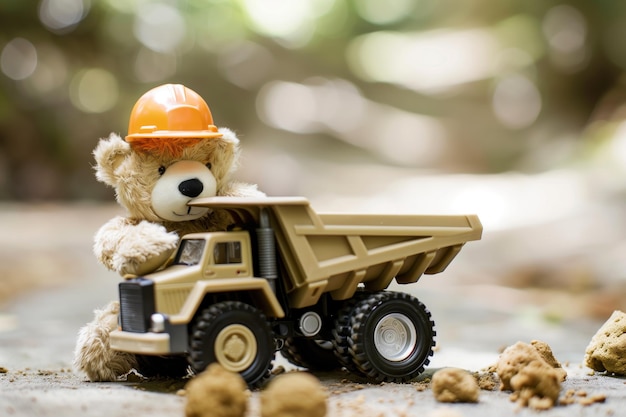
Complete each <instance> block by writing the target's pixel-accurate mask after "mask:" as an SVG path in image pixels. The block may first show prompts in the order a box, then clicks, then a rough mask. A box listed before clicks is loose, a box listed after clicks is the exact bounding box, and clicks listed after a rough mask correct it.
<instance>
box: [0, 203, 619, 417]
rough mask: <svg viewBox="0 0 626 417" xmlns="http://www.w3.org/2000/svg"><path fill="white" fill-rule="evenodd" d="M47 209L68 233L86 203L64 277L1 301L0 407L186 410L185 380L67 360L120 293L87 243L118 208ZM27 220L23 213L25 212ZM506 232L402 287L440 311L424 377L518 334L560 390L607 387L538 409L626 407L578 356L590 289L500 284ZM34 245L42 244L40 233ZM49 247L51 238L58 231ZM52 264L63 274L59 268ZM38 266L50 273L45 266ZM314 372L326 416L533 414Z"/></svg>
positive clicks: (5, 244)
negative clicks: (557, 370) (494, 259)
mask: <svg viewBox="0 0 626 417" xmlns="http://www.w3.org/2000/svg"><path fill="white" fill-rule="evenodd" d="M16 210H18V211H21V212H22V213H24V211H23V210H21V209H15V208H8V209H7V208H5V209H4V210H3V211H0V226H2V227H3V230H4V231H6V230H10V229H11V227H15V228H18V227H19V226H20V224H19V221H18V224H17V225H15V222H16V221H17V220H16V219H19V218H24V216H16V213H15V211H16ZM47 210H48V215H49V217H50V219H51V220H49V222H48V223H47V225H48V227H50V228H52V229H53V230H52V232H53V234H55V233H62V232H63V227H66V225H67V223H64V222H63V221H61V220H62V219H65V218H69V219H70V220H68V221H73V220H74V219H75V216H76V215H78V214H82V219H83V221H82V223H83V224H82V229H81V231H74V235H73V236H72V237H71V238H70V237H68V236H67V234H66V235H65V237H64V238H63V239H61V240H60V241H61V242H62V243H61V246H62V248H61V249H62V251H61V252H62V253H63V254H64V257H65V258H70V259H73V260H75V262H74V263H73V264H72V265H74V267H72V268H69V269H68V271H70V272H69V274H68V275H69V276H67V277H65V278H64V279H60V278H59V277H56V278H55V279H51V280H50V281H49V283H46V282H43V283H40V285H34V284H33V285H32V286H31V287H29V291H25V290H24V291H21V292H17V294H19V295H17V296H12V297H8V298H5V299H4V302H3V303H2V304H0V367H1V368H2V370H3V372H2V373H0V416H24V417H26V416H65V417H74V416H80V417H96V416H103V417H104V416H106V417H116V416H120V417H121V416H124V417H127V416H129V415H134V416H144V415H145V416H154V417H160V416H163V417H165V416H183V415H184V411H183V409H184V397H181V396H180V395H177V394H176V393H177V391H178V390H179V389H180V388H182V387H183V385H184V381H141V380H137V379H133V378H131V380H130V381H124V382H115V383H90V382H87V381H86V380H85V378H84V376H82V375H79V374H77V373H75V372H73V371H72V370H71V360H72V350H73V346H74V342H75V337H76V333H77V331H78V329H79V328H80V326H82V325H83V324H84V323H86V322H88V321H89V320H91V316H92V313H91V312H92V310H93V309H94V308H97V307H100V306H102V305H104V304H106V303H107V302H108V301H109V300H110V299H113V298H115V296H116V284H117V277H116V276H115V275H114V274H111V273H109V272H107V271H105V270H104V269H103V268H102V267H101V266H99V265H98V264H97V263H96V261H95V259H94V258H93V255H91V251H90V245H91V236H92V234H93V231H95V230H96V228H97V227H98V226H99V225H100V224H102V223H104V222H105V221H106V220H107V219H108V218H110V216H111V214H112V212H114V211H115V210H114V209H111V208H110V207H109V208H106V209H96V208H93V207H78V208H76V207H73V208H72V209H70V210H68V209H67V208H63V207H60V208H55V209H52V210H50V209H49V208H48V209H47ZM37 213H38V212H37V211H36V210H35V211H34V212H33V218H31V219H30V220H33V219H34V218H37V217H38V216H37ZM23 221H24V222H26V223H28V213H26V220H23ZM55 225H56V226H55ZM22 226H23V225H22ZM55 227H57V228H58V230H56V229H55ZM38 233H44V232H42V231H40V232H32V236H31V239H35V240H38V241H41V240H42V239H44V240H45V239H46V238H47V239H49V240H50V238H49V236H50V235H49V234H45V235H41V236H40V235H38ZM47 233H51V232H50V231H48V232H47ZM7 236H8V235H7V234H5V233H3V236H2V239H0V250H1V251H4V252H0V253H4V254H5V255H6V254H7V253H9V249H7V248H9V245H10V243H13V244H14V243H15V242H9V239H8V237H7ZM46 236H47V237H46ZM507 239H509V237H508V236H507V235H503V234H500V235H497V236H495V235H494V236H491V238H490V239H488V240H484V241H483V242H481V243H480V244H477V245H475V247H473V248H472V247H471V246H467V247H466V248H465V249H464V250H463V251H462V252H461V254H460V255H459V258H458V259H457V260H455V262H454V263H453V265H452V266H451V267H450V269H449V270H448V271H446V272H444V273H443V274H440V275H436V276H427V277H424V278H423V279H422V281H420V282H419V283H417V284H415V285H412V286H409V287H402V289H403V290H406V291H409V292H412V293H414V294H415V295H416V296H418V297H419V298H420V299H421V301H422V302H424V303H425V304H426V305H427V306H428V307H429V309H430V311H431V313H432V316H433V318H434V320H435V322H436V329H437V332H438V336H437V341H438V348H437V351H436V352H435V355H434V357H433V359H432V362H431V365H430V366H429V368H428V370H427V372H426V373H425V374H424V377H429V376H431V375H432V374H433V372H435V371H436V370H437V369H439V368H442V367H448V366H455V367H461V368H465V369H468V370H471V371H480V370H481V369H484V368H485V367H487V366H489V365H491V364H493V363H494V362H495V361H496V359H497V357H498V352H499V350H500V349H501V348H503V347H505V346H508V345H511V344H513V343H515V342H516V341H518V340H521V341H524V342H530V341H531V340H533V339H538V340H543V341H545V342H547V343H548V344H549V345H550V346H551V347H552V348H553V351H554V353H555V356H556V358H557V359H558V360H560V361H561V362H562V363H564V364H566V365H567V366H566V369H567V371H568V380H567V381H566V382H565V383H564V385H563V392H565V391H567V390H569V389H574V390H577V391H580V390H584V391H585V392H586V393H587V394H588V395H593V394H604V395H605V396H606V401H605V402H604V403H597V404H593V405H591V406H588V407H583V406H581V405H578V404H576V405H570V406H564V407H556V408H553V409H551V410H549V411H544V412H541V413H540V414H541V415H543V416H572V415H576V416H604V415H606V416H610V415H614V416H621V415H624V416H626V386H625V385H624V384H625V381H626V380H625V379H624V378H617V377H610V376H606V375H600V374H595V375H590V374H589V370H588V369H585V368H583V367H581V366H580V363H581V361H582V358H583V354H584V349H585V346H586V345H587V343H588V341H589V340H590V338H591V336H592V335H593V334H594V333H595V331H596V330H597V328H599V326H600V325H601V324H602V321H603V320H601V317H600V316H601V315H600V316H593V315H589V314H583V313H584V312H582V311H581V309H582V306H583V305H588V304H589V301H588V294H587V293H582V294H581V293H573V294H570V293H566V292H563V291H559V290H558V289H556V290H555V289H554V288H548V289H536V288H534V289H533V288H527V289H525V288H517V289H515V288H511V287H506V286H502V285H497V283H498V280H499V279H500V278H501V277H499V276H489V274H494V272H493V271H494V270H499V269H498V268H486V267H485V266H484V264H485V262H484V259H485V257H486V256H491V255H490V254H494V253H501V250H499V249H498V246H499V245H502V244H503V242H506V241H507ZM27 242H28V239H23V242H22V243H19V244H18V245H17V246H15V245H14V246H12V247H11V248H12V249H11V252H10V253H11V254H13V256H15V259H14V262H16V263H24V265H26V264H27V263H28V262H33V261H36V259H35V260H33V259H32V256H34V254H35V252H26V253H23V254H22V255H18V254H17V252H14V250H15V248H16V247H18V248H19V247H21V246H20V245H23V246H24V247H25V246H26V245H27ZM39 245H40V246H45V245H43V244H41V242H40V244H39ZM539 245H540V244H539ZM48 246H55V245H54V240H52V243H51V244H50V243H49V245H48ZM57 246H58V241H57ZM57 249H59V248H58V247H57ZM38 250H39V251H41V250H49V248H43V249H42V248H39V249H38ZM537 250H538V251H541V248H538V249H537ZM53 253H56V252H53ZM59 253H60V252H59ZM20 256H21V257H20ZM55 256H61V255H58V254H56V255H55ZM477 256H481V257H482V259H483V262H480V263H476V262H473V260H474V259H476V257H477ZM477 264H480V265H478V266H477ZM500 266H501V265H500ZM24 267H25V266H24ZM48 270H50V269H48ZM51 271H54V273H58V270H57V269H52V270H51ZM40 273H42V274H43V276H44V277H45V275H46V272H45V268H44V271H43V272H42V271H40ZM11 274H14V272H13V273H11ZM1 279H2V280H3V281H5V280H6V281H7V282H8V281H9V280H10V279H15V275H10V274H7V275H5V276H3V277H2V278H1ZM606 308H607V309H609V308H610V306H606ZM585 311H587V310H585ZM557 313H559V314H557ZM607 317H608V316H607ZM277 365H282V366H284V367H285V368H287V369H291V367H290V365H288V364H286V363H285V362H284V360H282V358H279V359H278V360H277ZM318 377H320V379H321V380H322V381H323V383H324V384H325V385H326V386H327V387H328V389H329V392H330V393H331V395H330V399H329V413H328V415H329V416H331V417H335V416H337V417H339V416H341V417H344V416H345V417H348V416H359V417H368V416H372V417H378V416H413V415H420V416H426V417H429V416H432V417H437V416H440V417H443V415H444V414H443V410H452V411H454V412H457V413H458V414H457V415H462V416H477V417H478V416H480V417H489V416H498V417H500V416H503V415H516V416H535V415H537V414H538V412H535V411H532V410H528V409H522V410H519V409H518V407H517V406H516V405H515V404H514V403H512V402H510V401H509V398H508V397H509V394H508V393H505V392H500V391H482V393H481V397H480V402H479V403H478V404H440V403H437V402H436V401H435V400H434V398H433V395H432V392H431V391H430V390H428V389H427V390H424V391H419V390H418V389H417V388H416V385H415V384H382V385H370V384H367V383H363V381H359V380H355V379H353V378H351V377H350V376H349V375H347V374H344V373H330V374H318ZM257 416H259V410H258V393H253V395H252V399H251V409H250V410H249V412H248V415H247V417H257Z"/></svg>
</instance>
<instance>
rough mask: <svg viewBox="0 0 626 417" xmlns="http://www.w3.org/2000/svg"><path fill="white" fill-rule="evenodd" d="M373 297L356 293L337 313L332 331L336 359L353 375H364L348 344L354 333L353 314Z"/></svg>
mask: <svg viewBox="0 0 626 417" xmlns="http://www.w3.org/2000/svg"><path fill="white" fill-rule="evenodd" d="M371 295H372V293H368V292H362V291H359V292H356V293H355V294H354V296H353V297H352V298H350V299H349V300H346V301H345V302H344V303H343V306H342V307H341V308H340V309H339V311H338V312H337V318H336V319H335V328H334V329H333V331H332V334H333V348H334V353H335V357H336V358H337V360H338V361H339V363H340V364H341V366H343V367H344V368H346V369H347V370H348V371H350V372H352V373H353V374H362V373H361V371H360V370H359V368H358V367H357V366H356V365H355V364H354V362H353V361H352V355H351V354H350V343H349V342H348V339H349V337H350V334H351V331H352V328H351V327H350V326H351V325H350V319H351V318H352V313H353V311H354V309H355V308H356V306H357V305H358V304H359V303H360V302H361V301H363V300H364V299H365V298H367V297H369V296H371Z"/></svg>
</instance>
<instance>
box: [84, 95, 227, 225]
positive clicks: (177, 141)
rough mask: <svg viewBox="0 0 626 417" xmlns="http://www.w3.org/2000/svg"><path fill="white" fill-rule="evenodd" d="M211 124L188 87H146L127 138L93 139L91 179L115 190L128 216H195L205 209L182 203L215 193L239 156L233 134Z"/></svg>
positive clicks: (178, 219) (154, 218)
mask: <svg viewBox="0 0 626 417" xmlns="http://www.w3.org/2000/svg"><path fill="white" fill-rule="evenodd" d="M212 123H213V119H212V116H211V113H210V110H209V109H208V106H207V105H206V103H205V102H204V100H203V99H202V98H200V96H198V95H197V94H196V93H195V92H193V91H192V90H189V89H188V88H186V87H184V86H182V85H172V84H167V85H164V86H160V87H157V88H155V89H153V90H150V91H149V92H148V93H146V94H144V96H142V97H141V98H140V99H139V101H137V103H136V104H135V107H134V108H133V111H132V113H131V121H130V124H129V134H128V136H126V140H124V139H122V138H121V137H120V136H118V135H116V134H111V135H110V136H109V137H108V138H107V139H102V140H100V142H99V143H98V145H97V147H96V149H95V150H94V157H95V160H96V166H95V169H96V178H97V179H98V180H99V181H101V182H103V183H105V184H107V185H109V186H111V187H113V188H114V189H115V193H116V198H117V201H118V202H119V203H120V205H122V206H123V207H124V208H126V210H127V211H128V212H129V215H130V217H131V218H135V219H141V220H149V221H155V222H163V221H173V222H182V221H189V220H195V219H198V218H200V217H202V216H204V215H205V214H207V212H208V210H207V209H206V208H201V207H189V206H187V203H188V202H189V201H190V200H191V199H193V198H197V197H212V196H215V195H218V194H220V190H221V189H222V187H224V186H225V184H226V183H227V182H228V179H229V176H230V174H231V172H232V171H234V169H235V168H236V164H237V160H238V156H239V140H238V139H237V137H236V136H235V134H234V133H233V132H232V131H230V130H229V129H226V128H221V129H217V128H216V127H215V126H214V125H213V124H212Z"/></svg>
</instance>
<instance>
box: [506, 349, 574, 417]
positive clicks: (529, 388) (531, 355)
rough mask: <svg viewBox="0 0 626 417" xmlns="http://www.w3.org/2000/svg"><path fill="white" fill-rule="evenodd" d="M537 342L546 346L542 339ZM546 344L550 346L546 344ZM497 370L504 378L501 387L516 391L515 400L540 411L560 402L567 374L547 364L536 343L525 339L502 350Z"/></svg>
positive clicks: (512, 397) (513, 399) (514, 393)
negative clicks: (523, 341) (524, 341)
mask: <svg viewBox="0 0 626 417" xmlns="http://www.w3.org/2000/svg"><path fill="white" fill-rule="evenodd" d="M536 344H541V346H543V345H545V344H543V343H541V342H537V343H536ZM544 347H547V349H549V347H548V346H547V345H545V346H544ZM551 354H552V352H551V350H550V355H551ZM557 363H558V362H557ZM496 372H497V374H498V376H499V377H500V381H501V383H500V389H501V390H503V391H504V390H508V391H513V394H512V396H511V400H512V401H516V402H517V403H518V404H520V405H521V406H524V407H530V408H534V409H537V410H544V409H547V408H551V407H553V406H554V405H555V404H556V403H557V400H558V398H559V393H560V391H561V381H562V380H563V379H564V377H565V375H566V374H564V372H565V371H564V370H563V369H562V368H555V367H553V366H551V365H550V364H548V362H546V360H545V359H544V356H543V355H542V353H541V352H540V351H539V350H537V349H536V348H535V347H534V346H533V345H530V344H527V343H522V342H517V343H516V344H514V345H512V346H509V347H508V348H506V349H505V350H504V352H502V354H501V355H500V358H499V360H498V363H497V364H496Z"/></svg>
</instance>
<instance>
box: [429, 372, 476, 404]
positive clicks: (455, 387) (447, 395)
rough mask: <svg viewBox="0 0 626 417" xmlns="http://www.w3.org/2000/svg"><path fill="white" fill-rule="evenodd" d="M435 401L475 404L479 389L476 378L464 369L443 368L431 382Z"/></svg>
mask: <svg viewBox="0 0 626 417" xmlns="http://www.w3.org/2000/svg"><path fill="white" fill-rule="evenodd" d="M432 391H433V394H434V395H435V399H436V400H437V401H439V402H443V403H476V402H478V396H479V394H480V387H479V386H478V382H477V381H476V378H474V376H472V374H470V373H469V372H467V371H466V370H464V369H459V368H444V369H440V370H439V371H437V372H435V374H434V375H433V380H432Z"/></svg>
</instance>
